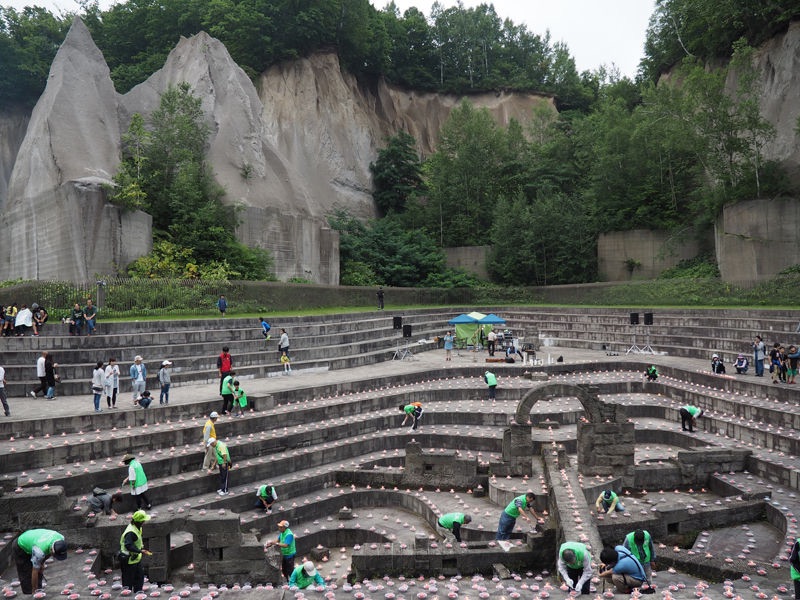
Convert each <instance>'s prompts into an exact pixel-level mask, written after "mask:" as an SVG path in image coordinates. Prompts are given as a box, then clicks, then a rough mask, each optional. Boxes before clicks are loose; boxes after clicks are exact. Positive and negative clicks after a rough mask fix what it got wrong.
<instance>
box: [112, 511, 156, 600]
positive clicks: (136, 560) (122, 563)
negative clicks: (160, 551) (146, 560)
mask: <svg viewBox="0 0 800 600" xmlns="http://www.w3.org/2000/svg"><path fill="white" fill-rule="evenodd" d="M149 520H150V515H148V514H147V513H146V512H144V511H143V510H137V511H136V512H135V513H133V515H132V516H131V522H130V523H128V526H127V527H126V528H125V531H123V532H122V536H121V537H120V538H119V567H120V570H121V571H122V587H124V588H128V589H129V590H130V591H132V592H134V593H136V592H141V591H142V589H143V587H144V568H143V567H142V556H152V555H153V553H152V552H150V551H149V550H147V549H146V548H145V547H144V539H143V538H142V527H143V526H144V524H145V523H146V522H147V521H149Z"/></svg>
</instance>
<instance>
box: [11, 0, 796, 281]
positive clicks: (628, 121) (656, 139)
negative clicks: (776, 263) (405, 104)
mask: <svg viewBox="0 0 800 600" xmlns="http://www.w3.org/2000/svg"><path fill="white" fill-rule="evenodd" d="M80 15H81V16H82V18H83V19H84V21H85V22H86V24H87V25H88V27H89V29H90V30H91V32H92V35H93V37H94V39H95V41H96V43H97V44H98V46H99V47H100V49H101V50H102V51H103V54H104V55H105V58H106V61H107V62H108V64H109V67H110V68H111V71H112V77H113V79H114V82H115V85H116V86H117V89H118V91H120V92H125V91H126V90H128V89H130V88H131V87H132V86H133V85H135V84H137V83H139V82H141V81H143V80H144V79H145V78H146V77H148V76H149V75H150V74H151V73H152V72H154V71H155V70H157V69H158V68H160V66H161V65H162V64H163V62H164V59H165V58H166V55H167V53H168V52H169V51H170V50H171V49H172V48H173V47H174V45H175V44H176V42H177V40H178V38H179V37H180V36H182V35H184V36H186V35H192V34H194V33H196V32H197V31H199V30H206V31H208V32H209V33H210V34H211V35H213V36H215V37H217V38H219V39H220V40H221V41H222V42H224V43H225V45H226V46H227V48H228V50H229V51H230V53H231V55H232V56H233V58H234V59H235V60H236V61H237V62H238V63H239V64H240V65H241V66H242V68H243V69H244V70H245V71H246V72H247V73H248V74H249V75H251V76H252V77H255V76H256V75H257V74H258V73H260V72H262V71H263V70H264V69H266V68H267V67H269V66H270V65H272V64H275V63H277V62H279V61H283V60H287V59H292V58H296V57H298V56H305V55H308V54H309V53H311V52H314V51H317V50H331V49H333V50H335V51H337V52H338V55H339V57H340V61H341V63H342V65H343V68H345V69H347V70H348V71H350V72H352V73H354V74H356V75H357V76H359V77H361V78H365V79H369V78H375V77H385V78H386V79H387V80H389V81H391V82H393V83H396V84H398V85H401V86H407V87H410V88H415V89H422V90H429V91H440V92H452V93H467V92H474V91H485V90H497V89H506V90H521V91H535V92H544V93H549V94H552V95H553V96H554V97H555V99H556V106H557V108H558V113H557V114H556V113H554V112H553V111H551V110H549V109H548V107H546V106H544V105H543V106H541V107H539V108H537V109H535V111H534V114H533V115H532V118H531V120H530V124H529V125H528V126H527V129H523V127H522V126H520V125H519V124H518V123H514V122H512V123H511V124H510V125H509V126H508V127H499V126H498V125H497V124H495V123H494V122H493V121H492V119H491V118H490V117H489V115H488V113H486V111H482V110H478V109H476V108H475V107H473V106H472V105H471V104H470V103H469V102H467V101H465V102H464V103H462V105H461V106H460V107H459V108H458V109H457V110H455V111H453V113H452V115H451V118H450V119H449V121H448V122H447V123H446V124H445V126H444V128H443V130H442V131H441V143H440V146H439V148H438V149H437V152H436V153H435V154H434V155H432V156H429V157H426V158H425V160H424V161H423V160H422V159H421V158H420V157H419V156H418V155H417V154H416V151H415V140H414V139H413V138H411V137H410V136H408V135H407V134H405V133H404V132H399V133H398V134H397V135H396V136H393V137H392V138H390V139H388V140H386V143H385V146H384V148H383V149H382V150H381V152H380V154H379V156H378V158H377V160H376V161H375V163H374V164H373V165H371V169H372V172H373V177H374V182H375V200H376V203H377V205H378V207H379V209H380V210H381V212H382V218H381V219H379V220H377V221H376V222H373V223H359V222H357V221H355V220H354V219H352V218H351V217H350V216H349V215H347V214H346V213H345V214H337V215H332V216H331V222H332V224H333V225H334V226H335V227H336V228H337V229H339V231H340V232H341V236H342V249H341V257H342V282H343V283H345V284H378V283H380V284H384V285H464V284H465V283H475V282H474V281H470V278H468V277H466V276H465V275H464V274H462V273H455V272H450V271H447V270H446V269H444V267H443V264H444V260H443V253H442V248H444V247H448V246H456V245H474V244H489V245H491V246H492V247H493V250H492V256H491V262H490V271H491V274H492V277H493V279H494V280H495V281H497V282H501V283H505V284H553V283H572V282H584V281H592V280H594V278H595V277H596V265H595V261H596V259H595V245H596V238H597V235H598V233H600V232H604V231H612V230H621V229H622V230H624V229H630V228H637V227H649V228H658V229H663V230H667V231H670V232H673V233H674V234H675V236H676V238H678V239H679V237H680V235H689V233H688V232H695V233H696V232H698V231H702V229H703V228H704V227H706V228H707V227H708V226H710V224H711V223H712V222H713V219H714V218H715V217H716V215H717V214H718V212H719V210H720V209H721V207H722V206H723V205H725V204H726V203H731V202H737V201H739V200H742V199H749V198H755V197H770V196H774V195H778V194H781V193H791V192H792V191H793V190H791V189H790V188H789V187H788V184H787V183H786V182H787V179H786V177H785V174H783V173H781V171H780V169H779V168H778V167H777V166H776V165H774V164H770V163H769V162H767V161H764V160H763V157H762V151H763V147H764V145H765V144H766V143H768V142H769V140H770V139H771V137H772V136H773V135H774V131H772V129H771V127H770V125H769V124H768V123H766V122H764V121H763V119H761V118H760V116H759V114H758V110H757V98H756V96H755V94H756V92H755V90H756V89H757V81H756V74H755V73H754V72H753V70H752V69H751V68H750V60H749V59H750V56H751V53H752V47H753V46H754V45H757V44H759V43H761V42H763V41H764V40H765V39H767V38H768V37H770V36H771V35H774V34H775V33H777V32H780V31H781V30H783V29H785V28H786V27H787V26H788V23H789V22H790V21H791V20H792V19H796V18H800V7H799V6H798V4H797V2H796V1H795V0H771V1H770V2H763V1H761V0H724V1H720V0H658V1H657V5H656V10H655V12H654V14H653V16H652V18H651V22H650V27H649V29H648V32H647V41H646V45H645V55H644V57H643V59H642V62H641V65H640V71H639V75H638V77H637V78H636V79H635V80H630V79H627V78H622V77H620V76H619V75H618V74H617V73H615V72H614V71H613V69H607V68H601V69H599V70H597V71H595V72H583V73H578V72H577V70H576V67H575V63H574V60H573V59H572V57H571V56H570V54H569V49H568V48H567V47H565V46H564V45H563V44H560V43H552V42H551V40H550V39H549V36H548V34H547V33H546V32H541V33H534V32H531V31H529V30H528V29H527V28H526V27H525V26H524V25H518V24H514V23H513V22H511V21H510V20H508V19H503V18H502V17H501V16H499V15H498V14H497V13H496V12H495V9H494V7H493V6H492V5H491V4H481V5H480V6H478V7H476V8H464V7H463V5H461V4H459V5H457V6H455V7H452V8H443V7H442V6H441V5H439V4H434V7H433V9H432V11H431V14H430V15H424V14H422V13H421V12H420V11H419V10H417V9H414V8H412V9H409V10H407V11H405V12H404V13H403V14H400V12H399V11H398V9H397V8H396V6H395V5H394V4H393V3H389V4H387V5H386V6H385V7H384V8H383V9H381V10H377V9H375V8H374V7H373V6H372V5H371V4H370V3H369V2H368V1H367V0H128V1H127V2H123V3H119V4H116V5H114V6H113V7H112V8H110V9H109V10H106V11H102V10H100V9H99V8H98V6H97V3H96V2H92V1H91V0H84V1H83V2H82V3H81V11H80ZM71 18H72V15H70V14H59V15H54V14H52V13H50V12H48V11H46V10H44V9H41V8H26V9H24V10H21V11H15V10H14V9H11V8H5V7H0V106H6V105H9V104H18V105H28V106H30V105H32V104H33V103H34V102H35V101H36V99H37V98H38V96H39V94H40V93H41V91H42V89H43V87H44V83H45V81H46V77H47V72H48V69H49V65H50V63H51V61H52V58H53V56H54V55H55V52H56V50H57V49H58V46H59V44H60V43H61V41H62V40H63V37H64V35H65V33H66V30H67V29H68V27H69V24H70V22H71ZM719 65H723V66H719ZM729 65H732V66H735V67H736V68H737V69H738V71H739V73H740V76H739V77H738V82H739V89H737V90H735V98H734V97H731V96H729V95H728V94H727V93H726V91H725V87H724V84H725V77H726V74H727V69H728V68H729ZM667 71H670V72H671V78H670V79H671V81H678V82H680V84H679V85H672V84H661V85H657V83H658V81H659V78H660V76H661V75H662V74H664V73H665V72H667ZM151 151H153V152H155V151H157V148H155V147H152V148H151ZM131 161H135V157H133V156H131V155H130V154H128V155H127V156H126V162H125V164H127V165H128V168H130V165H131V164H132V163H131ZM125 175H126V174H125V173H121V174H120V177H121V178H122V180H123V183H124V179H125ZM198 177H199V178H198V181H199V182H200V183H198V184H197V185H198V189H199V190H200V191H199V192H198V194H201V195H202V194H207V195H208V196H209V197H211V198H212V200H213V198H214V197H219V195H220V194H221V193H223V191H220V190H216V189H214V188H213V186H209V185H206V184H207V182H204V181H203V180H202V172H201V173H200V175H199V176H198ZM128 183H129V182H128ZM153 190H155V188H153ZM135 191H136V193H145V194H146V191H143V190H139V189H136V190H135ZM179 192H180V189H179V190H178V191H177V192H175V193H179ZM184 192H186V190H184ZM152 194H154V195H155V194H156V192H155V191H153V192H152ZM204 197H205V196H204ZM170 201H171V202H173V203H174V202H175V201H176V200H175V197H173V198H172V199H171V200H170ZM159 202H160V200H158V199H157V198H156V197H155V196H154V197H153V198H150V199H149V200H148V198H146V197H144V198H143V199H142V205H143V206H149V207H150V208H151V209H152V211H154V212H155V213H158V211H159V208H158V207H159ZM164 202H166V200H164ZM208 205H209V206H216V205H214V203H213V202H210V203H209V204H208ZM215 210H216V209H215ZM161 227H162V230H163V231H166V232H169V231H170V227H172V224H171V223H168V222H165V223H163V224H162V225H161ZM173 237H174V236H173ZM189 237H190V236H189ZM377 240H380V243H376V241H377ZM173 241H174V240H173ZM181 243H185V244H190V245H191V243H192V242H191V240H188V241H187V240H182V242H181ZM189 250H192V251H195V250H196V249H195V248H189ZM242 252H244V253H245V254H246V251H245V250H242ZM202 255H203V253H202V252H196V253H195V256H196V257H197V256H202ZM243 256H244V254H243ZM249 259H252V257H249ZM243 260H244V259H243ZM212 270H213V269H212ZM231 270H232V272H241V271H246V272H249V271H250V270H252V269H247V268H245V267H244V264H239V265H231Z"/></svg>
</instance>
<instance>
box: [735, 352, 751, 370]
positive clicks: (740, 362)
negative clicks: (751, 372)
mask: <svg viewBox="0 0 800 600" xmlns="http://www.w3.org/2000/svg"><path fill="white" fill-rule="evenodd" d="M733 368H734V369H736V373H737V374H739V375H747V369H749V368H750V361H748V360H747V357H746V356H745V355H744V354H739V356H737V357H736V362H735V363H733Z"/></svg>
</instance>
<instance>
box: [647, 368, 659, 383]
mask: <svg viewBox="0 0 800 600" xmlns="http://www.w3.org/2000/svg"><path fill="white" fill-rule="evenodd" d="M644 375H645V377H647V381H655V380H656V379H658V369H656V366H655V365H650V366H649V367H647V370H646V371H645V372H644Z"/></svg>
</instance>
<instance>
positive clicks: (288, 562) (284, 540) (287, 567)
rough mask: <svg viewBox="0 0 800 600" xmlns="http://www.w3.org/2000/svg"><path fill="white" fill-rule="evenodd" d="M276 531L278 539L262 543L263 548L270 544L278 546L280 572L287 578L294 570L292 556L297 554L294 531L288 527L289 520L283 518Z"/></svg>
mask: <svg viewBox="0 0 800 600" xmlns="http://www.w3.org/2000/svg"><path fill="white" fill-rule="evenodd" d="M278 532H279V533H278V539H277V540H270V541H269V542H267V543H266V544H264V549H265V550H266V549H267V548H271V547H272V546H278V547H279V548H280V549H281V573H283V576H284V577H286V579H289V577H291V576H292V571H294V557H295V554H297V546H296V544H295V541H294V533H292V530H291V529H289V521H286V520H283V521H281V522H280V523H278Z"/></svg>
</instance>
